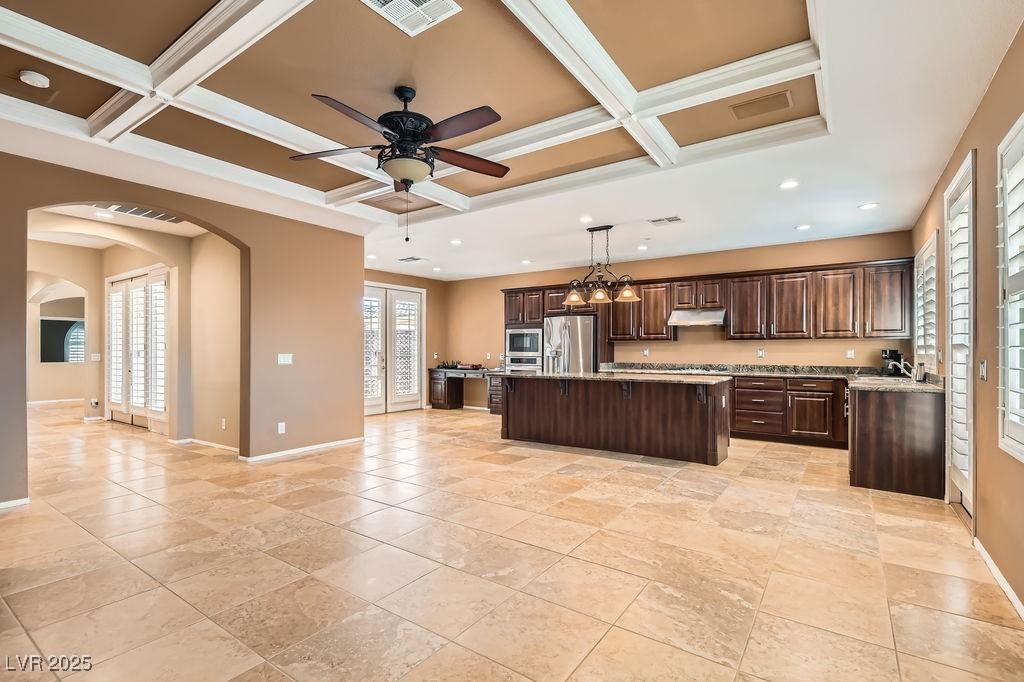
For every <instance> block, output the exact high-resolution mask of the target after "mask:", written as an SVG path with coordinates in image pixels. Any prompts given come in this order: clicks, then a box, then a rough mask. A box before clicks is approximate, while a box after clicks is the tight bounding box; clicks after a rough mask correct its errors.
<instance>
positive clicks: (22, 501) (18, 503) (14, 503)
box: [0, 497, 28, 509]
mask: <svg viewBox="0 0 1024 682" xmlns="http://www.w3.org/2000/svg"><path fill="white" fill-rule="evenodd" d="M25 504H28V498H27V497H23V498H21V499H20V500H7V501H6V502H0V509H10V508H11V507H20V506H22V505H25Z"/></svg>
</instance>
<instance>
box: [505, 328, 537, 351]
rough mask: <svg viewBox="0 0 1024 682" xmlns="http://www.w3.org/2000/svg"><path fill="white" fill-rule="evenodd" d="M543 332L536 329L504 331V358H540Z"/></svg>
mask: <svg viewBox="0 0 1024 682" xmlns="http://www.w3.org/2000/svg"><path fill="white" fill-rule="evenodd" d="M543 336H544V332H543V330H542V329H540V328H536V329H506V330H505V357H506V358H515V357H538V358H539V357H541V354H542V352H543V343H542V341H543Z"/></svg>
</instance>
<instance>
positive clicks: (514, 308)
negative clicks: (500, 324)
mask: <svg viewBox="0 0 1024 682" xmlns="http://www.w3.org/2000/svg"><path fill="white" fill-rule="evenodd" d="M523 319H524V318H523V292H521V291H510V292H508V293H506V294H505V326H507V327H511V326H515V325H517V324H523Z"/></svg>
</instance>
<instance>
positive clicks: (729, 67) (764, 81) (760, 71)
mask: <svg viewBox="0 0 1024 682" xmlns="http://www.w3.org/2000/svg"><path fill="white" fill-rule="evenodd" d="M820 68H821V61H820V59H819V57H818V49H817V48H816V47H815V46H814V44H813V43H812V42H811V41H809V40H805V41H804V42H802V43H796V44H794V45H787V46H786V47H781V48H779V49H777V50H772V51H771V52H765V53H764V54H759V55H757V56H754V57H750V58H748V59H743V60H740V61H738V62H733V63H731V64H726V65H725V66H720V67H718V68H714V69H710V70H708V71H703V72H701V73H697V74H694V75H692V76H687V77H686V78H680V79H679V80H676V81H672V82H671V83H665V84H664V85H658V86H656V87H653V88H650V89H649V90H644V91H642V92H640V93H639V95H637V99H636V115H637V116H638V117H640V118H648V117H651V116H661V115H663V114H668V113H671V112H673V111H679V110H680V109H688V108H690V107H695V106H699V105H701V104H707V103H708V102H714V101H716V100H720V99H725V98H726V97H732V96H733V95H739V94H741V93H744V92H750V91H751V90H757V89H759V88H766V87H769V86H772V85H778V84H779V83H785V82H786V81H791V80H793V79H796V78H801V77H803V76H810V75H813V74H815V73H817V71H818V70H819V69H820Z"/></svg>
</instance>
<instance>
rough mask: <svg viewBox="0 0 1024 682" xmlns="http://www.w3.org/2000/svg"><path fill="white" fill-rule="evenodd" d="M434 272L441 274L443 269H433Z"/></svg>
mask: <svg viewBox="0 0 1024 682" xmlns="http://www.w3.org/2000/svg"><path fill="white" fill-rule="evenodd" d="M433 270H434V272H441V268H433Z"/></svg>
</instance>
